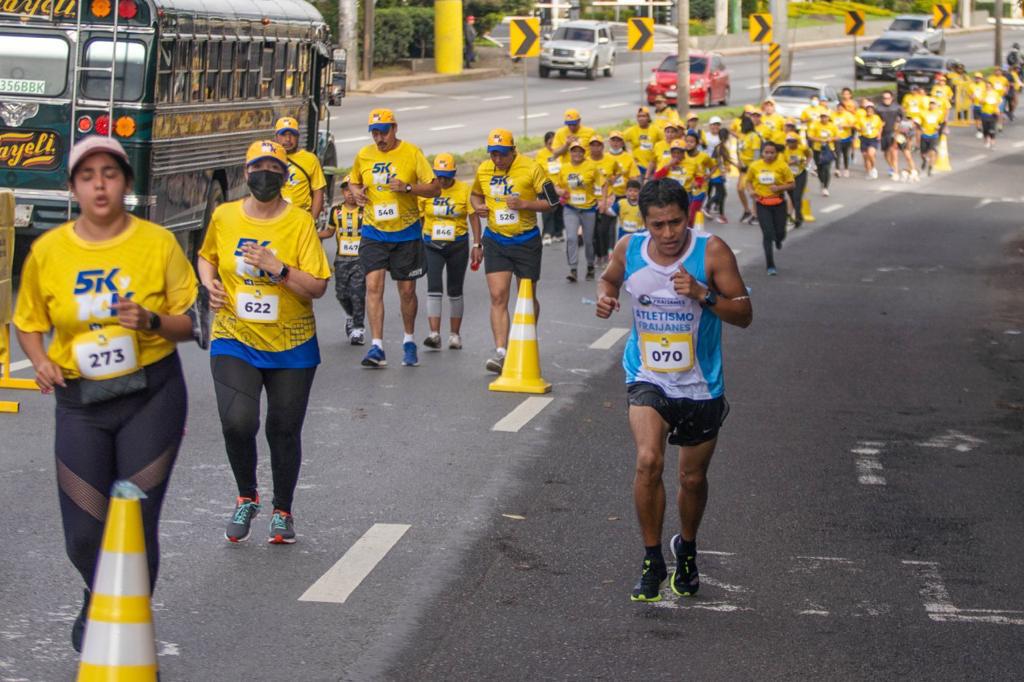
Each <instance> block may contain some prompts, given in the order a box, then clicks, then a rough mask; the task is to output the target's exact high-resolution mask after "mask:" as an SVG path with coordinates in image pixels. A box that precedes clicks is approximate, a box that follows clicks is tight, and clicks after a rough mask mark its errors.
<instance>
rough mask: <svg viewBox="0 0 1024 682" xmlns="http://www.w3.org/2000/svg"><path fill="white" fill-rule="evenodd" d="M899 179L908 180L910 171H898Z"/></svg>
mask: <svg viewBox="0 0 1024 682" xmlns="http://www.w3.org/2000/svg"><path fill="white" fill-rule="evenodd" d="M900 180H901V181H903V182H908V181H909V180H910V172H909V171H903V172H901V173H900Z"/></svg>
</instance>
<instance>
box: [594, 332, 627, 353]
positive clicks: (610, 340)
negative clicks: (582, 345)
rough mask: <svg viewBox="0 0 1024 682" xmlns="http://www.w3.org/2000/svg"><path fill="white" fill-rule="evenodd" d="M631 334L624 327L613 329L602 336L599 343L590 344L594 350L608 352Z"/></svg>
mask: <svg viewBox="0 0 1024 682" xmlns="http://www.w3.org/2000/svg"><path fill="white" fill-rule="evenodd" d="M628 333H629V330H628V329H626V328H624V327H612V328H611V329H609V330H608V331H606V332H605V333H604V334H602V335H601V338H599V339H598V340H597V341H594V343H592V344H590V347H591V348H593V349H594V350H608V349H610V348H611V347H612V346H614V345H615V344H616V343H618V342H619V339H621V338H622V337H623V336H625V335H626V334H628Z"/></svg>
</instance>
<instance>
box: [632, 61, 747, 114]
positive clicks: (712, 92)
mask: <svg viewBox="0 0 1024 682" xmlns="http://www.w3.org/2000/svg"><path fill="white" fill-rule="evenodd" d="M677 65H678V62H677V60H676V55H674V54H672V55H669V56H667V57H665V59H664V60H663V61H662V62H661V64H659V65H658V66H657V67H656V68H654V69H653V71H654V75H653V76H651V82H650V83H648V84H647V102H648V103H649V104H654V99H655V98H656V97H657V96H658V95H664V96H665V99H666V100H668V103H669V104H672V105H674V104H676V68H677ZM728 103H729V70H728V69H727V68H726V66H725V62H724V61H723V60H722V55H720V54H718V53H717V52H690V106H691V107H708V106H711V105H713V104H723V105H724V104H728Z"/></svg>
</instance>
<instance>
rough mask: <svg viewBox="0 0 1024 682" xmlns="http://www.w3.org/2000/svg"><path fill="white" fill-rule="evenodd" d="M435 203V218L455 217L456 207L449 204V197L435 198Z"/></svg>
mask: <svg viewBox="0 0 1024 682" xmlns="http://www.w3.org/2000/svg"><path fill="white" fill-rule="evenodd" d="M433 201H434V204H433V205H434V215H435V216H439V217H441V216H443V217H452V216H454V215H455V207H454V206H452V205H451V204H450V203H448V198H447V197H435V198H434V200H433Z"/></svg>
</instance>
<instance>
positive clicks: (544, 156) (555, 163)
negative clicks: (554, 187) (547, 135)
mask: <svg viewBox="0 0 1024 682" xmlns="http://www.w3.org/2000/svg"><path fill="white" fill-rule="evenodd" d="M535 158H536V160H537V163H539V164H540V167H541V168H543V169H544V173H545V174H546V175H547V176H548V180H550V181H551V182H553V183H554V182H558V174H559V173H560V172H561V170H562V164H563V163H566V162H567V161H568V160H569V155H568V154H562V155H561V156H555V155H554V154H552V153H551V150H550V149H548V148H547V147H544V148H543V149H541V150H539V151H538V152H537V156H536V157H535Z"/></svg>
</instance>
